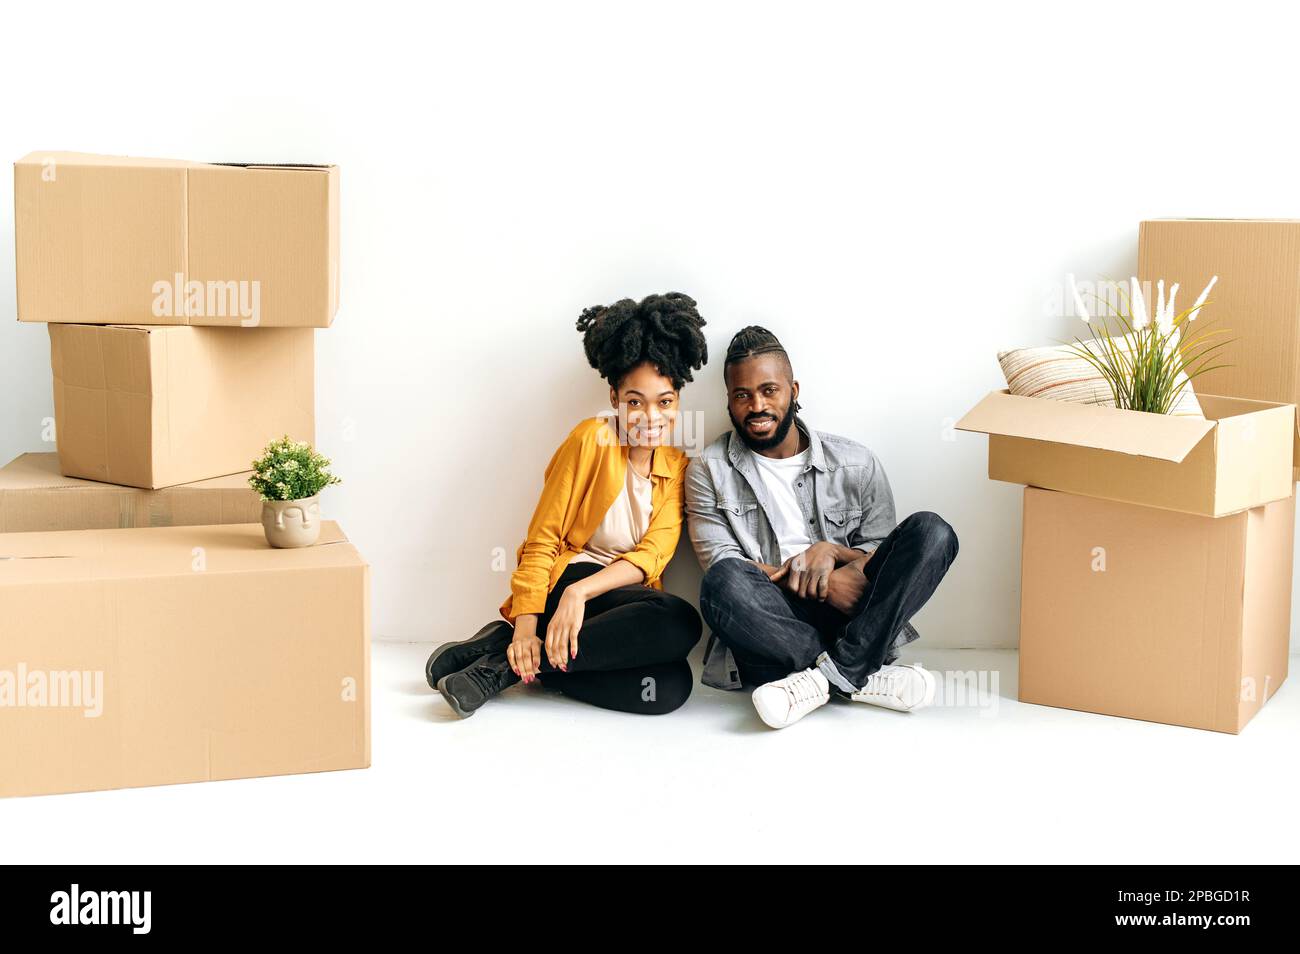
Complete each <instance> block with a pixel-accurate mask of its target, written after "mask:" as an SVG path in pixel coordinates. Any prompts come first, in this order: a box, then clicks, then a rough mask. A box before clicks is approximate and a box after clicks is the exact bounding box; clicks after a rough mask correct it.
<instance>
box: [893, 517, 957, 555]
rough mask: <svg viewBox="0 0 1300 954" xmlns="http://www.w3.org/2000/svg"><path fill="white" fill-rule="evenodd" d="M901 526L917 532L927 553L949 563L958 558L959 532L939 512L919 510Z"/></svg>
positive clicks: (913, 532) (911, 531)
mask: <svg viewBox="0 0 1300 954" xmlns="http://www.w3.org/2000/svg"><path fill="white" fill-rule="evenodd" d="M899 526H900V527H906V528H907V530H908V532H909V533H912V534H915V535H916V537H917V538H918V539H919V540H920V542H921V547H922V549H923V550H924V551H925V552H926V553H927V554H933V555H935V556H938V557H941V558H943V559H945V560H946V561H947V562H948V563H951V562H952V561H953V560H955V559H956V558H957V548H958V545H957V532H956V531H955V530H953V528H952V526H951V525H950V524H949V523H948V521H946V520H944V519H943V517H941V516H939V515H938V514H937V513H933V512H931V511H929V510H922V511H919V512H918V513H914V514H912V515H911V516H910V517H908V518H907V519H905V520H904V521H903V522H902V523H901V524H900V525H899Z"/></svg>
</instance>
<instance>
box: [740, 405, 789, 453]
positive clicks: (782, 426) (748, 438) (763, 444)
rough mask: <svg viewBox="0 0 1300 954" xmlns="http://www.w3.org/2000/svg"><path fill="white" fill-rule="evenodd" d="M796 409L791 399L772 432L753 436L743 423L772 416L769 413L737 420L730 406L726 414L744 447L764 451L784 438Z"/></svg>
mask: <svg viewBox="0 0 1300 954" xmlns="http://www.w3.org/2000/svg"><path fill="white" fill-rule="evenodd" d="M796 410H797V408H796V407H795V402H794V401H791V402H790V406H789V407H787V408H786V410H785V416H783V417H782V418H781V420H779V421H777V423H776V427H775V428H773V430H772V433H771V434H769V435H768V436H767V437H754V436H753V435H751V434H750V433H749V431H748V430H747V429H746V427H745V423H746V422H748V421H751V420H763V419H764V418H770V417H772V415H771V414H755V415H753V416H751V417H747V418H746V419H745V421H737V420H736V415H734V414H732V413H731V408H730V407H728V408H727V416H728V417H730V418H731V426H732V427H734V428H735V429H736V433H737V434H739V435H740V439H741V440H742V441H744V442H745V446H746V447H748V448H749V449H750V450H754V451H765V450H771V449H772V448H773V447H776V446H777V445H778V444H780V443H781V442H782V441H783V440H785V438H786V435H787V434H789V433H790V428H791V427H792V426H793V425H794V415H795V411H796Z"/></svg>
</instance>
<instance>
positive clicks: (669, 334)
mask: <svg viewBox="0 0 1300 954" xmlns="http://www.w3.org/2000/svg"><path fill="white" fill-rule="evenodd" d="M703 326H704V319H703V318H702V317H701V316H700V314H699V312H698V311H697V310H696V307H695V301H694V299H692V298H690V297H689V296H687V295H683V294H681V293H679V292H670V293H668V294H666V295H650V296H649V297H647V298H644V299H642V300H641V301H640V302H637V301H633V300H632V299H630V298H625V299H623V300H621V301H618V302H615V303H614V304H613V305H608V306H598V307H594V308H588V309H586V310H585V311H583V313H582V316H581V317H580V318H579V319H578V322H577V328H578V331H580V332H581V333H582V339H583V348H584V350H585V352H586V355H587V360H588V362H590V364H591V366H592V367H593V368H595V369H596V370H597V371H598V372H600V375H601V377H603V378H604V379H605V380H606V381H607V382H608V383H609V402H610V407H611V408H612V409H613V410H614V411H615V416H614V417H612V418H611V417H607V416H600V417H592V418H587V419H586V420H583V421H581V422H579V423H578V425H577V426H576V427H575V428H574V429H573V430H572V431H571V432H570V434H569V436H568V438H566V439H565V441H564V443H563V444H562V445H561V446H560V448H559V449H558V450H557V451H556V452H555V454H554V455H553V456H552V458H551V461H550V463H549V464H548V465H547V468H546V473H545V481H544V486H543V488H542V495H541V499H540V500H539V501H538V504H537V508H536V510H535V512H534V514H533V519H532V521H531V522H530V523H529V526H528V532H527V535H526V537H525V539H524V542H523V543H522V544H521V545H520V547H519V551H518V565H517V567H516V569H515V572H514V574H513V575H512V577H511V581H510V595H509V596H508V597H507V598H506V601H505V602H504V603H503V604H502V606H501V615H502V616H503V617H504V620H503V621H496V622H492V623H489V624H488V625H487V626H485V627H483V629H482V630H480V631H479V632H478V633H477V634H475V635H474V636H472V637H470V638H469V639H466V640H461V641H458V642H451V643H446V644H444V645H442V646H440V647H439V648H438V649H437V650H435V651H434V653H433V655H432V656H430V657H429V660H428V662H427V663H426V664H425V677H426V679H427V680H428V682H429V685H430V686H432V687H434V688H436V689H437V690H438V691H439V692H440V693H441V694H442V696H443V698H444V699H445V700H446V702H447V704H448V705H449V706H450V707H451V709H452V711H453V712H455V713H456V714H457V715H459V716H461V717H462V718H463V717H466V716H469V715H472V714H473V713H474V712H476V711H477V710H478V709H479V707H481V706H482V705H483V704H484V703H485V702H487V700H488V699H490V698H492V697H493V696H495V695H496V694H497V693H499V692H501V691H502V690H503V689H506V688H508V687H510V686H512V685H514V684H515V683H517V682H520V681H523V682H524V683H532V682H534V681H539V682H541V684H542V685H544V686H547V687H550V688H555V689H558V690H560V691H561V692H563V693H564V694H565V695H568V696H571V697H573V698H576V699H581V700H584V701H586V702H590V703H592V704H594V705H598V706H601V707H603V708H607V709H618V710H622V711H626V712H641V713H649V714H659V713H665V712H671V711H672V710H674V709H676V708H678V707H680V706H681V705H682V704H683V703H684V702H685V701H686V699H687V697H688V696H689V695H690V692H691V685H692V683H693V681H694V680H693V677H692V675H691V669H690V666H689V664H688V663H687V662H686V655H687V654H688V653H689V652H690V650H691V648H692V647H693V646H694V645H695V643H696V642H698V641H699V638H700V631H701V623H700V618H699V614H698V613H697V612H696V611H695V608H694V607H693V606H691V605H690V604H689V603H688V602H686V601H685V600H683V599H681V598H680V597H677V596H673V595H671V594H668V593H665V592H664V591H663V584H662V582H661V578H662V575H663V571H664V568H665V567H666V566H667V565H668V561H669V560H670V559H671V558H672V555H673V551H674V550H675V549H676V547H677V541H678V539H679V538H680V536H681V529H682V510H683V489H682V483H683V478H684V475H685V471H686V464H687V460H686V455H685V454H684V453H683V452H682V450H681V449H680V448H678V447H675V446H673V442H674V441H673V438H674V430H675V427H676V424H677V420H678V413H679V401H680V398H681V389H682V388H683V387H684V386H685V384H686V383H687V382H688V381H690V380H691V379H692V374H693V372H694V371H698V370H699V369H700V368H701V367H703V366H704V363H705V361H706V360H708V348H707V345H706V344H705V340H704V335H703V332H702V331H701V329H702V328H703Z"/></svg>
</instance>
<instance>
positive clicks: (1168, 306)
mask: <svg viewBox="0 0 1300 954" xmlns="http://www.w3.org/2000/svg"><path fill="white" fill-rule="evenodd" d="M1156 288H1157V289H1158V295H1159V297H1158V298H1157V300H1156V330H1157V331H1159V332H1160V334H1161V335H1168V334H1170V333H1171V332H1172V331H1173V330H1174V294H1175V293H1176V292H1177V291H1178V286H1177V285H1174V287H1173V288H1171V289H1169V301H1168V302H1166V301H1165V280H1164V279H1163V278H1162V279H1160V281H1159V282H1157V283H1156Z"/></svg>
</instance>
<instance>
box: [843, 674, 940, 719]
mask: <svg viewBox="0 0 1300 954" xmlns="http://www.w3.org/2000/svg"><path fill="white" fill-rule="evenodd" d="M934 690H935V679H934V673H931V672H927V671H926V670H924V669H922V668H921V666H920V664H919V663H912V664H911V665H908V666H881V667H880V668H879V669H878V670H877V671H876V672H873V673H872V674H871V675H870V676H868V677H867V684H866V685H865V686H863V687H862V688H861V689H859V690H858V691H857V692H855V693H853V695H852V699H853V701H854V702H865V703H868V704H869V705H873V706H881V707H883V708H885V709H897V710H898V711H899V712H911V711H912V710H913V709H924V708H925V707H926V706H928V705H929V704H930V703H932V702H934Z"/></svg>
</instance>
